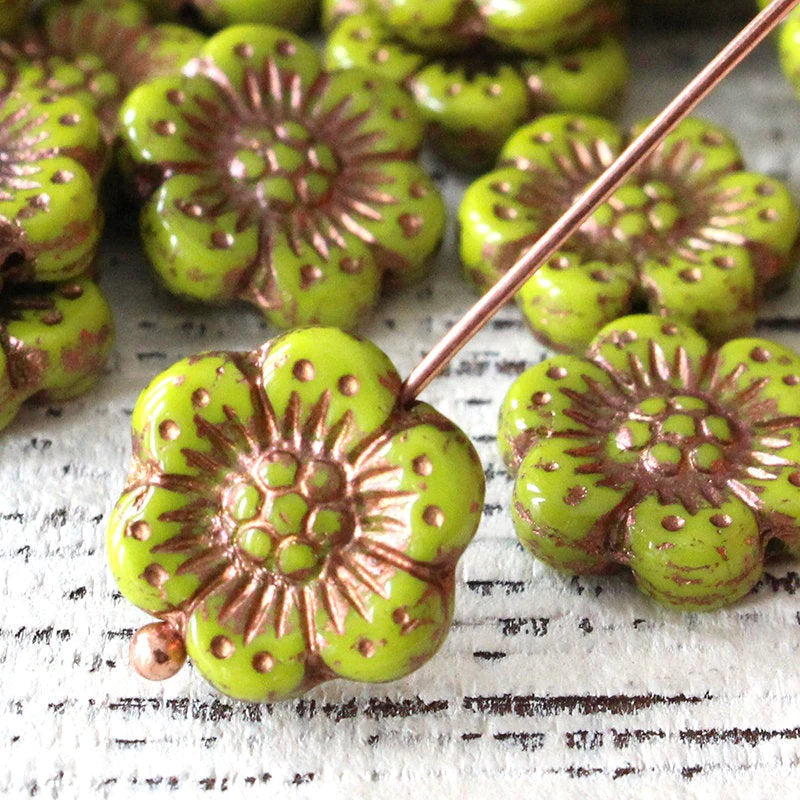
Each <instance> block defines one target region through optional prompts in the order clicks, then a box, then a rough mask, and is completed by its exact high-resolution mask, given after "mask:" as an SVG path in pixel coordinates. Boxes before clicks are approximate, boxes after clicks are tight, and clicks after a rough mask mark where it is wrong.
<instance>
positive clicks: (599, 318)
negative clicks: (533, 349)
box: [515, 253, 638, 352]
mask: <svg viewBox="0 0 800 800" xmlns="http://www.w3.org/2000/svg"><path fill="white" fill-rule="evenodd" d="M637 283H638V276H637V273H636V269H635V268H634V267H633V265H632V264H622V263H619V264H608V263H606V262H602V261H589V262H584V263H581V258H580V257H579V256H578V255H574V254H570V253H558V254H556V255H555V256H554V257H553V258H552V259H551V260H550V261H549V262H548V263H547V264H545V265H544V266H543V267H542V268H541V269H539V270H538V271H537V272H536V273H534V275H533V276H532V277H531V278H530V279H529V280H528V281H527V282H526V283H525V284H524V285H523V287H522V289H520V291H519V292H517V295H516V298H515V299H516V301H517V305H518V306H519V307H520V308H521V309H522V312H523V313H524V314H525V317H526V319H527V322H528V325H529V327H530V328H531V330H532V331H533V334H534V336H536V338H537V339H539V340H540V341H541V342H543V343H544V344H546V345H547V346H548V347H551V348H553V349H554V350H561V351H578V352H583V351H585V350H586V348H587V347H588V345H589V344H590V342H591V341H592V338H593V337H594V336H595V335H596V334H597V332H598V331H599V330H600V329H601V328H602V327H603V326H604V325H607V324H608V323H609V322H611V321H612V320H615V319H617V318H619V317H621V316H623V315H625V314H626V313H627V312H628V311H630V308H631V304H632V297H633V293H634V290H635V289H636V285H637Z"/></svg>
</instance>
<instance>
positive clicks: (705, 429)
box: [498, 315, 800, 610]
mask: <svg viewBox="0 0 800 800" xmlns="http://www.w3.org/2000/svg"><path fill="white" fill-rule="evenodd" d="M798 392H800V355H798V354H797V353H795V352H794V351H792V350H789V349H788V348H786V347H783V346H781V345H778V344H775V343H774V342H769V341H766V340H764V339H755V338H743V339H735V340H733V341H730V342H728V343H727V344H725V345H723V346H722V347H721V348H720V349H718V350H714V349H712V348H711V347H710V345H709V344H708V342H707V341H706V340H705V339H704V338H703V337H702V336H701V335H700V334H699V333H697V332H696V331H694V330H693V329H692V328H690V327H688V326H687V325H686V324H685V323H683V322H681V321H677V320H673V319H664V318H662V317H657V316H652V315H640V316H630V317H624V318H622V319H619V320H616V321H615V322H613V323H611V324H610V325H607V326H606V327H605V328H603V329H602V330H601V331H600V332H599V333H598V334H597V335H596V336H595V338H594V340H593V341H592V343H591V345H590V346H589V349H588V352H587V354H586V356H585V357H578V356H570V355H566V356H557V357H555V358H551V359H548V360H546V361H543V362H542V363H540V364H537V365H536V366H534V367H532V368H531V369H529V370H528V371H527V372H525V373H524V374H523V375H521V376H520V377H519V378H518V379H517V380H516V381H515V383H514V384H513V386H512V387H511V389H510V391H509V393H508V395H507V396H506V399H505V401H504V404H503V408H502V410H501V414H500V430H499V437H498V439H499V442H500V449H501V453H502V455H503V458H504V460H505V461H506V463H507V464H508V466H509V469H510V471H511V472H512V474H513V475H514V476H515V484H514V496H513V502H512V516H513V519H514V524H515V527H516V530H517V535H518V536H519V538H520V541H521V542H522V544H523V545H524V546H525V547H526V548H527V549H528V550H530V551H531V552H532V553H533V554H534V555H535V556H536V557H537V558H540V559H542V560H543V561H544V562H545V563H547V564H549V565H550V566H552V567H555V568H556V569H559V570H564V571H567V572H572V573H577V574H586V573H602V572H610V571H613V570H616V569H619V568H626V569H629V570H630V571H631V572H632V573H633V576H634V578H635V579H636V582H637V584H638V586H639V588H640V589H641V590H642V591H643V592H645V593H646V594H648V595H650V596H652V597H653V598H655V599H656V600H658V601H659V602H661V603H664V604H665V605H668V606H672V607H675V608H680V609H685V610H708V609H713V608H718V607H720V606H724V605H727V604H729V603H732V602H734V601H735V600H737V599H739V598H740V597H742V596H743V595H745V594H746V593H747V592H748V591H750V589H752V587H753V586H754V585H755V584H756V582H757V581H758V579H759V577H760V576H761V573H762V571H763V568H764V562H765V558H766V556H767V554H768V553H772V552H776V551H783V552H788V553H790V554H792V555H795V556H800V416H798V415H797V413H796V412H797V409H798V407H800V397H799V396H798Z"/></svg>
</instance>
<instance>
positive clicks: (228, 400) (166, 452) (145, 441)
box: [133, 353, 255, 477]
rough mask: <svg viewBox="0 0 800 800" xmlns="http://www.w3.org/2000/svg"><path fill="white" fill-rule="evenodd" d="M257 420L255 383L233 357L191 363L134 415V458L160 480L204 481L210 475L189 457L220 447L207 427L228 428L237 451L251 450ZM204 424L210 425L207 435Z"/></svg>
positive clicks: (143, 399) (167, 376)
mask: <svg viewBox="0 0 800 800" xmlns="http://www.w3.org/2000/svg"><path fill="white" fill-rule="evenodd" d="M254 414H255V408H254V405H253V399H252V397H251V386H250V380H249V378H248V377H247V376H245V375H244V374H243V373H242V371H241V369H240V368H239V366H237V363H236V361H235V360H234V358H232V356H231V354H228V353H206V354H204V355H200V356H195V357H193V358H185V359H183V360H182V361H178V362H177V363H176V364H173V365H172V366H171V367H170V368H169V369H167V370H165V371H164V372H162V373H161V374H160V375H158V376H157V377H156V378H155V379H154V380H153V381H152V382H151V383H150V385H149V386H148V387H147V388H146V389H145V390H144V391H143V392H142V393H141V395H140V396H139V399H138V400H137V402H136V406H135V408H134V410H133V442H134V453H135V454H136V457H137V459H138V460H139V462H141V463H143V464H146V465H147V466H148V469H152V470H153V471H154V474H158V473H161V472H164V473H170V474H177V475H200V474H203V472H204V470H201V469H199V468H198V467H196V466H192V465H191V464H190V463H189V462H188V461H187V456H186V451H187V449H190V450H193V451H197V452H199V453H211V452H212V450H213V449H214V445H215V444H218V443H215V442H212V440H211V439H210V438H209V435H208V431H206V430H205V428H206V425H205V424H208V423H210V424H211V425H220V426H222V428H223V430H224V431H225V432H226V433H227V434H228V438H231V439H232V440H233V441H234V442H235V443H236V444H237V446H239V447H246V444H247V441H246V436H245V433H246V432H247V431H249V429H250V425H251V420H252V418H253V415H254ZM198 420H199V421H201V423H205V424H204V425H202V428H203V429H202V430H199V429H198ZM242 426H243V427H244V430H243V429H242ZM212 477H214V476H213V474H212Z"/></svg>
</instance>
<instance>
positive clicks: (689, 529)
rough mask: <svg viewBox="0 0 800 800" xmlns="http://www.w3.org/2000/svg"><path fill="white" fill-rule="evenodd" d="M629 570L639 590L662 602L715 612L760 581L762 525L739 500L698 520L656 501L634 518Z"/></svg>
mask: <svg viewBox="0 0 800 800" xmlns="http://www.w3.org/2000/svg"><path fill="white" fill-rule="evenodd" d="M627 530H628V536H629V544H628V547H629V551H630V567H631V569H632V570H633V573H634V576H635V577H636V581H637V583H638V585H639V588H640V589H641V590H642V591H643V592H645V593H646V594H648V595H650V596H651V597H653V598H654V599H656V600H658V601H659V602H660V603H664V604H665V605H668V606H674V607H676V608H680V609H682V610H686V611H688V610H698V611H711V610H712V609H715V608H719V607H720V606H724V605H728V604H730V603H732V602H734V601H735V600H738V599H739V598H740V597H742V596H744V595H745V594H747V593H748V592H749V591H750V590H751V589H752V588H753V586H755V584H756V582H757V581H758V579H759V578H760V576H761V572H762V570H763V565H764V548H763V543H762V541H761V536H760V534H759V526H758V520H757V519H756V517H755V515H754V514H753V512H752V511H751V510H750V509H749V508H747V506H745V505H744V503H742V502H741V501H740V500H738V499H732V500H729V501H728V502H726V503H723V504H722V505H721V506H720V507H719V508H703V509H701V510H700V511H698V512H697V514H695V515H694V516H690V515H689V514H687V513H686V509H685V508H684V507H683V506H681V505H661V503H659V502H658V499H657V498H656V497H654V496H650V497H647V498H646V499H645V500H643V501H642V502H641V503H640V504H639V505H638V506H637V507H636V508H635V509H634V511H633V513H632V522H631V524H630V525H629V527H628V529H627Z"/></svg>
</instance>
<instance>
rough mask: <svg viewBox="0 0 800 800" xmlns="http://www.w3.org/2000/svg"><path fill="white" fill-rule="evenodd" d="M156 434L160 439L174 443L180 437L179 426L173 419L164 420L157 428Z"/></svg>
mask: <svg viewBox="0 0 800 800" xmlns="http://www.w3.org/2000/svg"><path fill="white" fill-rule="evenodd" d="M158 434H159V436H161V438H162V439H166V440H167V441H169V442H171V441H174V440H175V439H177V438H178V437H179V436H180V435H181V426H180V425H178V423H177V422H175V420H174V419H165V420H164V421H163V422H161V423H160V424H159V426H158Z"/></svg>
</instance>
